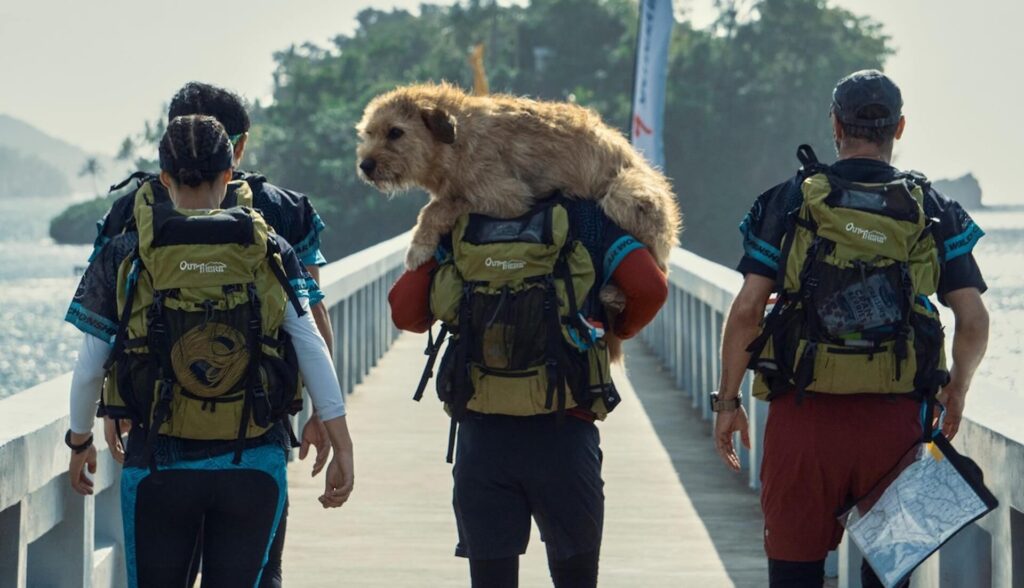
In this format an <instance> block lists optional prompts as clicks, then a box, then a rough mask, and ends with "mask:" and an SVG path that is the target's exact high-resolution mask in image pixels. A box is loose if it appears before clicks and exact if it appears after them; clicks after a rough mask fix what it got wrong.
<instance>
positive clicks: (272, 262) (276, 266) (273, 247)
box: [267, 237, 306, 316]
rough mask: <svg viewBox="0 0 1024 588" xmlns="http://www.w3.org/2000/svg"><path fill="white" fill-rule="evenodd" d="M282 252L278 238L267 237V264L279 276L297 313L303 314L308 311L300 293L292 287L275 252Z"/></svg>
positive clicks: (278, 279)
mask: <svg viewBox="0 0 1024 588" xmlns="http://www.w3.org/2000/svg"><path fill="white" fill-rule="evenodd" d="M276 253H281V248H280V247H279V246H278V244H277V240H276V239H274V238H273V237H270V238H268V239H267V264H268V265H269V266H270V271H271V272H272V273H273V274H274V277H275V278H277V281H278V282H279V283H280V284H281V287H282V288H284V293H285V295H287V296H288V301H289V302H291V304H292V306H293V307H294V308H295V314H297V315H299V316H302V315H303V314H305V313H306V311H305V310H303V308H302V302H300V301H299V295H298V294H296V293H295V288H292V284H291V282H290V281H288V276H286V275H285V274H284V268H283V267H281V264H280V263H278V262H277V259H276V258H275V257H274V254H276Z"/></svg>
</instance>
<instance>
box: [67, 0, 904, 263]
mask: <svg viewBox="0 0 1024 588" xmlns="http://www.w3.org/2000/svg"><path fill="white" fill-rule="evenodd" d="M717 5H718V6H719V7H720V10H721V16H720V17H719V19H718V21H717V22H716V23H715V24H714V25H713V26H711V27H708V28H707V29H699V30H698V29H694V28H693V27H692V26H690V25H689V24H688V23H682V24H679V25H678V26H676V28H675V33H674V37H673V42H672V47H671V56H670V66H669V68H670V69H669V80H668V96H667V105H666V133H665V151H666V154H665V155H666V173H667V174H668V175H669V176H670V177H671V178H672V179H673V181H674V184H675V186H676V189H677V193H678V197H679V200H680V203H681V205H682V209H683V211H684V213H685V214H686V229H685V231H684V234H683V237H682V242H683V246H684V247H687V248H689V249H691V250H693V251H695V252H697V253H699V254H701V255H705V256H707V257H710V258H712V259H714V260H716V261H719V262H722V263H726V264H730V265H731V264H733V263H735V261H736V259H737V256H738V255H739V252H740V240H739V234H738V232H737V231H736V226H737V224H738V223H739V221H740V219H741V218H742V217H743V215H744V214H745V213H746V211H747V210H748V209H749V207H750V205H751V203H752V202H753V199H754V198H755V197H756V196H757V195H758V193H760V192H761V191H763V190H765V189H767V188H768V187H770V186H771V185H772V184H774V183H776V182H778V181H781V180H783V179H785V178H786V177H787V176H788V175H789V174H791V173H792V172H793V171H794V170H795V169H796V167H797V165H798V164H797V161H796V157H795V155H794V154H795V151H796V147H797V145H799V144H800V143H811V144H813V146H814V147H815V148H816V149H817V152H818V154H819V156H821V157H822V158H823V159H824V158H829V157H830V156H831V155H832V153H833V149H832V140H831V131H830V127H829V122H828V117H827V115H828V107H829V102H830V98H831V91H832V87H833V85H834V84H835V82H836V81H837V80H838V79H839V78H840V77H842V76H843V75H845V74H847V73H849V72H851V71H854V70H857V69H862V68H868V67H881V66H882V65H883V64H884V62H885V58H886V57H887V56H888V55H889V53H890V49H889V45H888V38H887V37H886V36H885V35H884V33H883V32H882V30H881V28H880V26H879V25H877V24H875V23H873V22H871V21H869V20H866V19H864V18H861V17H858V16H856V15H854V14H851V13H850V12H848V11H846V10H842V9H839V8H833V7H831V6H829V5H828V3H827V2H826V1H825V0H759V1H755V2H742V3H740V2H736V1H735V0H733V1H730V0H720V1H719V2H717ZM736 5H742V6H745V7H748V9H747V10H746V11H745V12H743V14H740V15H738V14H737V11H736V10H735V9H734V6H736ZM636 21H637V6H636V3H635V1H633V0H531V2H530V4H529V5H528V6H527V7H516V6H497V5H496V4H495V3H494V2H492V1H490V0H468V1H466V2H462V3H460V4H458V5H456V6H452V7H447V6H433V5H424V6H422V8H421V11H420V14H419V15H418V16H414V15H412V14H410V13H408V12H405V11H392V12H383V11H379V10H365V11H363V12H362V13H360V14H359V16H358V27H357V29H356V31H355V32H354V33H353V34H351V35H339V36H337V37H335V39H334V40H333V42H332V43H331V44H330V46H327V47H320V46H316V45H311V44H298V45H295V46H292V47H290V48H288V49H286V50H283V51H281V52H279V53H277V54H276V55H275V59H276V62H277V67H276V71H275V72H274V74H273V87H274V91H273V100H272V101H271V102H270V103H269V104H264V105H260V104H254V105H253V119H254V123H255V126H254V128H253V131H252V137H251V139H250V141H249V145H250V151H249V155H247V161H246V163H245V165H244V167H246V168H248V169H258V170H259V171H261V172H263V173H265V174H266V175H267V176H268V177H269V178H270V180H271V181H272V182H274V183H277V184H281V185H283V186H287V187H289V188H293V189H296V190H300V191H303V192H306V193H308V194H309V195H310V196H311V197H312V198H313V200H314V203H315V204H316V206H317V208H318V209H319V210H320V213H321V215H322V216H323V218H324V220H325V221H326V223H327V225H328V230H327V231H326V232H325V233H324V234H323V240H324V253H325V254H326V255H327V257H328V259H337V258H338V257H340V256H342V255H345V254H347V253H350V252H352V251H356V250H358V249H361V248H363V247H365V246H367V245H369V244H372V243H375V242H378V241H380V240H382V239H384V238H387V237H389V236H391V235H394V234H397V233H399V232H401V231H404V230H406V229H408V228H410V227H411V226H412V224H413V222H414V219H415V214H416V211H417V210H418V208H419V207H420V206H421V205H422V204H423V203H424V201H425V200H424V198H425V197H424V195H422V194H405V195H399V196H397V197H395V198H391V199H389V198H387V197H386V196H383V195H381V194H380V193H378V192H377V191H376V190H374V189H373V188H371V187H369V186H367V185H365V184H364V183H362V182H361V181H360V180H359V178H358V177H357V175H356V173H355V170H356V161H355V159H356V158H355V148H356V142H357V138H356V134H355V131H354V128H353V127H354V126H355V124H356V122H357V121H358V120H359V118H360V115H361V113H362V110H363V107H364V106H365V105H366V103H367V102H368V101H369V100H370V99H371V98H372V97H373V96H375V95H376V94H378V93H380V92H384V91H386V90H389V89H391V88H393V87H395V85H397V84H405V83H411V82H421V81H429V80H433V81H440V80H448V81H452V82H455V83H458V84H460V85H462V86H464V87H467V88H469V87H471V86H472V73H471V69H470V67H469V65H468V63H467V56H468V55H469V51H470V49H471V48H472V47H473V46H474V45H475V44H477V43H483V44H484V45H485V47H486V57H485V65H486V68H487V74H488V78H489V81H490V88H491V91H492V92H510V93H514V94H520V95H529V96H534V97H538V98H543V99H551V100H567V99H571V100H575V101H576V102H578V103H580V104H584V105H586V106H590V107H592V108H594V109H596V110H597V111H599V112H600V113H601V114H602V115H603V116H604V118H605V120H607V121H608V122H609V123H611V124H613V125H615V126H617V127H619V128H621V129H626V127H627V123H628V119H629V112H630V94H631V86H632V77H633V52H634V45H635V40H636V39H635V33H636ZM206 81H209V82H213V83H216V82H217V80H206ZM146 128H147V130H148V131H149V132H142V133H140V136H139V138H135V139H133V140H132V141H127V140H126V146H127V147H131V148H130V149H128V148H127V147H126V151H125V153H124V155H125V156H126V158H127V157H132V156H133V154H135V155H137V151H138V147H139V144H140V140H141V142H142V143H145V142H147V141H152V140H153V139H154V138H155V137H156V133H155V132H153V130H154V129H158V128H161V127H160V126H159V124H156V123H147V125H146ZM133 141H134V143H133ZM93 206H96V204H95V203H94V204H93ZM82 220H84V219H82ZM92 236H93V235H91V234H90V235H88V238H87V240H89V241H91V239H92Z"/></svg>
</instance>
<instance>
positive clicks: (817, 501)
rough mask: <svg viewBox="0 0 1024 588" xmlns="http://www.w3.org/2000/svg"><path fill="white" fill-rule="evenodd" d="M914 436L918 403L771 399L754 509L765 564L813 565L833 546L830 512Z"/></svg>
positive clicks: (877, 398)
mask: <svg viewBox="0 0 1024 588" xmlns="http://www.w3.org/2000/svg"><path fill="white" fill-rule="evenodd" d="M920 437H921V402H920V400H917V399H915V398H910V397H906V396H882V395H871V394H859V395H852V396H838V395H830V394H810V393H808V394H806V395H804V398H803V400H802V402H801V403H800V404H797V402H796V395H795V394H785V395H783V396H780V397H778V398H776V399H775V400H773V401H772V403H771V408H770V410H769V411H768V423H767V425H766V427H765V434H764V461H763V462H762V464H761V485H762V486H761V508H762V509H763V510H764V521H765V523H764V525H765V526H764V549H765V552H766V553H767V554H768V557H769V558H770V559H779V560H784V561H818V560H821V559H824V558H825V556H826V555H827V554H828V551H829V550H831V549H835V548H836V546H838V545H839V540H840V539H841V538H842V535H843V528H842V526H840V524H839V521H838V520H837V519H836V514H837V513H836V511H837V510H839V509H840V508H843V507H844V506H846V505H847V504H849V503H850V501H851V500H852V499H856V498H859V497H861V496H863V495H865V494H867V493H868V491H869V490H871V488H872V487H873V486H874V485H875V484H876V483H877V482H878V481H879V480H880V479H881V478H882V476H884V475H885V474H886V473H887V472H889V470H891V469H892V468H893V467H895V466H896V464H897V463H898V462H899V460H900V458H901V457H903V454H904V453H906V452H907V450H908V449H910V447H911V446H912V445H913V444H914V443H915V442H916V441H917V440H919V439H920Z"/></svg>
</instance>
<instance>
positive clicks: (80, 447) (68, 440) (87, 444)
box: [64, 429, 92, 453]
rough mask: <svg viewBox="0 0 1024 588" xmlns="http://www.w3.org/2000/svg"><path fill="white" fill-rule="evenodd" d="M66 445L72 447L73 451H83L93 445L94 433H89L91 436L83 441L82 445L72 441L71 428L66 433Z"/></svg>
mask: <svg viewBox="0 0 1024 588" xmlns="http://www.w3.org/2000/svg"><path fill="white" fill-rule="evenodd" d="M64 445H67V446H68V447H70V448H71V451H74V452H75V453H82V452H83V451H85V450H86V449H89V448H90V447H92V435H89V438H88V439H86V440H85V441H83V442H82V443H81V444H80V445H75V444H74V443H72V442H71V429H68V432H67V433H64Z"/></svg>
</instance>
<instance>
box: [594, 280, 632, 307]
mask: <svg viewBox="0 0 1024 588" xmlns="http://www.w3.org/2000/svg"><path fill="white" fill-rule="evenodd" d="M598 297H599V298H600V299H601V304H604V305H605V306H606V307H607V308H610V309H612V310H614V311H615V312H622V311H623V310H625V309H626V295H625V294H623V293H622V290H619V288H618V287H617V286H615V285H613V284H606V285H605V286H604V287H602V288H601V291H600V293H599V294H598Z"/></svg>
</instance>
